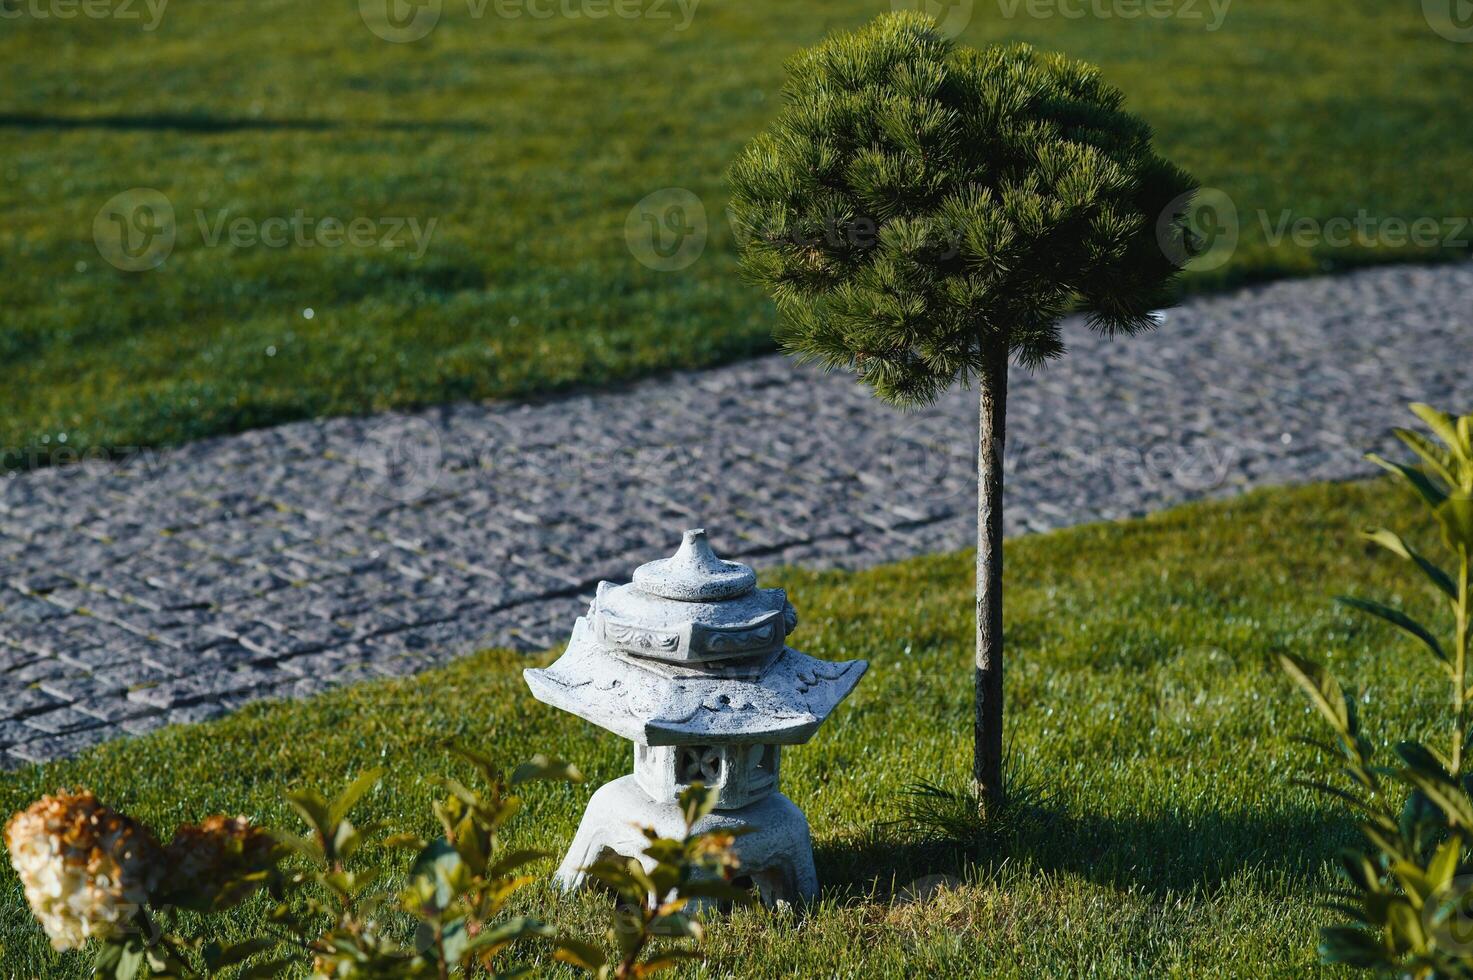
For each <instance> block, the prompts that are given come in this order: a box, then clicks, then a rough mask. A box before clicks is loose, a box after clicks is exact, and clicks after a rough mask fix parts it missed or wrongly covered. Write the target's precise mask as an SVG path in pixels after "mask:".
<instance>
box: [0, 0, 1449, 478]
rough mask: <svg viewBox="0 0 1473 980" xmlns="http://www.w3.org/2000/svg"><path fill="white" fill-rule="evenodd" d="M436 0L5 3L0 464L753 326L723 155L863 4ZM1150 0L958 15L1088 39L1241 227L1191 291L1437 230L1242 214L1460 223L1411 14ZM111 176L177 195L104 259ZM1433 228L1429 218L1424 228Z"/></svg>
mask: <svg viewBox="0 0 1473 980" xmlns="http://www.w3.org/2000/svg"><path fill="white" fill-rule="evenodd" d="M383 2H384V0H363V6H365V7H366V8H368V9H369V11H370V17H369V20H372V21H373V22H375V23H382V22H383V18H382V16H380V15H379V14H377V13H374V12H373V11H374V10H375V9H376V8H375V4H377V6H378V7H382V6H383ZM396 2H397V0H396ZM435 5H436V6H439V7H440V8H441V14H440V17H439V21H438V24H437V25H436V26H435V28H434V30H433V31H432V32H431V33H430V34H429V35H428V36H426V37H424V38H423V39H421V40H419V41H416V42H414V43H389V42H387V41H385V40H382V39H381V38H380V37H378V36H376V35H375V34H374V33H372V32H371V31H370V30H369V29H368V28H367V27H366V26H365V21H364V19H363V18H362V17H360V13H359V4H357V3H355V2H349V0H334V2H330V3H299V2H293V0H230V2H204V0H174V2H172V3H167V4H164V5H162V10H161V11H160V12H159V14H158V16H157V18H155V10H157V9H158V8H159V3H158V0H153V3H152V6H150V5H149V4H147V3H145V2H144V0H126V2H125V0H101V4H100V5H99V4H98V3H96V2H94V0H88V3H87V4H85V5H78V4H71V3H66V4H63V3H61V2H60V0H55V2H53V0H3V6H4V12H5V14H6V18H7V19H6V20H5V29H4V31H3V32H0V92H3V95H0V134H3V135H0V139H3V141H4V147H5V152H4V154H3V157H0V176H3V180H0V214H3V217H4V220H3V221H0V263H3V264H0V269H3V272H4V275H3V276H0V311H3V313H0V371H3V384H0V447H3V451H4V454H5V457H6V462H5V463H4V464H3V465H8V466H12V467H13V466H26V465H31V463H33V462H46V461H47V460H48V459H52V458H53V457H54V458H55V459H58V460H65V459H69V458H72V457H73V455H74V454H76V453H78V452H83V451H86V450H88V449H91V448H94V447H112V448H118V447H124V448H126V447H132V446H138V445H157V444H166V443H176V442H180V441H184V440H188V439H193V438H197V437H200V436H205V435H209V434H215V433H221V432H229V431H236V430H242V429H246V428H250V427H255V426H261V425H266V424H270V423H274V422H279V421H282V420H286V419H293V418H299V417H304V416H312V415H318V414H342V413H359V412H367V411H372V410H378V409H384V408H388V407H391V406H409V405H416V404H424V403H438V402H445V401H449V400H454V399H465V398H481V397H499V396H524V395H529V394H533V393H540V392H545V391H548V390H552V389H555V388H560V387H566V386H576V385H601V384H606V383H610V382H615V381H618V380H620V379H626V378H632V377H635V376H638V375H643V374H647V373H650V372H656V371H661V370H664V369H669V368H676V367H693V366H698V365H706V364H712V363H715V362H719V361H722V360H725V359H731V358H735V357H738V356H741V355H745V354H750V353H752V352H755V351H759V350H764V349H767V348H769V347H770V346H771V344H772V341H771V339H770V332H771V327H772V319H773V318H772V314H771V308H770V304H769V302H768V301H767V299H766V298H765V297H764V296H762V295H761V294H760V293H759V292H758V291H757V290H755V289H752V288H750V287H748V286H745V285H743V284H742V283H741V282H739V280H738V277H737V275H736V268H735V261H734V246H733V238H732V231H731V228H730V227H729V225H728V223H727V221H726V219H725V196H726V191H725V186H724V180H723V172H724V170H725V168H726V166H727V164H728V162H729V161H730V160H731V158H732V156H733V155H734V154H735V152H736V151H737V149H738V148H739V147H740V146H741V145H742V144H743V143H744V142H745V141H746V140H747V139H749V138H750V137H751V136H752V135H753V134H755V133H756V132H757V131H759V130H760V129H761V128H762V127H763V126H764V125H765V124H766V123H767V121H768V120H769V119H770V118H771V116H772V115H773V114H774V113H775V112H776V110H777V103H778V93H779V89H780V86H781V85H782V83H783V70H782V64H783V61H784V60H785V59H786V58H787V57H789V56H790V55H791V54H793V53H794V52H795V51H796V50H797V49H799V48H800V47H803V46H806V45H811V44H813V43H815V42H816V41H818V40H819V39H820V38H821V37H823V36H824V35H825V34H826V33H828V32H829V31H832V30H837V29H847V28H852V27H855V26H857V25H859V24H861V23H863V22H865V21H867V20H869V19H870V18H872V17H874V16H875V15H877V14H879V13H881V12H883V11H885V10H888V9H890V6H891V5H890V3H889V2H887V0H865V2H859V3H856V2H854V0H804V2H802V3H794V2H790V0H702V2H699V3H696V4H694V9H693V10H692V9H691V4H690V2H689V0H687V5H686V6H685V7H684V8H682V7H680V6H679V5H677V4H676V3H674V2H673V0H619V2H618V5H617V6H615V5H613V4H610V3H608V2H607V0H587V2H586V3H585V2H583V0H558V2H557V3H553V2H552V0H536V2H535V3H533V2H530V0H529V2H528V3H525V4H524V3H521V2H519V0H494V2H491V0H488V2H487V3H480V2H467V0H443V2H439V3H437V4H435ZM631 5H632V6H631ZM966 6H968V5H966V4H954V5H952V7H953V8H956V9H962V8H965V7H966ZM1178 6H1179V7H1180V12H1181V13H1182V16H1177V17H1170V18H1164V19H1163V18H1159V17H1154V16H1144V15H1143V16H1135V17H1132V16H1129V15H1128V14H1129V11H1131V10H1133V9H1136V8H1140V9H1146V8H1150V9H1160V7H1159V5H1156V4H1146V5H1139V4H1137V5H1134V7H1132V6H1131V5H1129V4H1121V5H1119V10H1120V11H1121V12H1123V14H1124V15H1121V16H1113V15H1112V16H1107V17H1099V16H1094V15H1089V16H1083V17H1077V16H1066V14H1073V13H1075V12H1077V11H1079V10H1081V9H1082V10H1090V9H1095V8H1102V9H1104V10H1106V12H1107V13H1109V12H1113V11H1114V10H1115V9H1116V6H1115V5H1112V4H1093V5H1090V4H1065V5H1054V4H1050V3H1044V4H1041V5H1040V4H1038V3H1034V2H1032V0H1027V2H1022V3H1020V4H1014V3H1011V2H1007V0H978V2H977V3H976V4H975V5H974V6H973V10H972V15H971V20H970V23H969V25H968V27H967V28H966V30H965V31H964V33H963V34H962V36H961V40H962V41H963V42H964V43H969V44H986V43H989V42H994V41H1004V40H1018V39H1021V40H1026V41H1030V42H1034V43H1036V44H1038V45H1040V46H1043V47H1046V48H1050V49H1058V50H1062V51H1064V52H1067V53H1068V54H1070V55H1073V56H1076V57H1079V58H1084V59H1087V60H1089V61H1092V62H1095V63H1098V64H1099V65H1100V66H1102V68H1103V69H1104V72H1105V74H1106V76H1107V77H1108V79H1109V80H1110V81H1111V82H1112V83H1114V84H1115V85H1117V86H1119V87H1120V88H1122V89H1123V90H1124V91H1125V92H1126V93H1127V94H1128V96H1129V105H1130V107H1131V108H1132V109H1133V110H1135V111H1136V112H1138V113H1140V114H1141V115H1143V116H1144V117H1145V118H1146V119H1148V120H1149V121H1150V122H1151V123H1153V124H1154V125H1155V126H1156V127H1157V129H1158V130H1159V138H1160V145H1161V148H1162V149H1163V151H1164V152H1165V153H1166V154H1167V155H1168V156H1169V157H1171V158H1172V159H1174V160H1176V161H1177V162H1179V163H1180V164H1182V165H1183V166H1185V167H1186V168H1188V169H1189V170H1191V171H1192V172H1194V173H1195V174H1196V175H1197V176H1198V177H1199V178H1200V179H1201V180H1202V181H1203V183H1204V184H1206V185H1208V186H1210V187H1213V188H1217V189H1220V190H1221V191H1223V192H1224V193H1225V194H1227V195H1228V197H1229V198H1230V199H1231V201H1232V202H1233V206H1234V208H1235V209H1236V212H1237V216H1238V224H1239V226H1240V229H1241V240H1240V245H1239V247H1238V249H1237V251H1236V253H1235V255H1234V257H1233V259H1232V261H1230V262H1229V263H1227V264H1226V265H1223V266H1220V267H1218V268H1216V269H1213V270H1210V271H1207V272H1204V273H1202V274H1200V275H1196V276H1192V277H1189V279H1188V281H1187V283H1186V287H1187V288H1189V289H1199V288H1209V287H1215V286H1221V285H1223V284H1224V283H1231V282H1238V281H1243V280H1247V279H1255V278H1261V277H1266V276H1277V275H1295V274H1303V273H1312V272H1318V271H1322V270H1326V269H1333V268H1339V267H1343V266H1347V265H1352V264H1356V263H1360V262H1366V261H1379V260H1395V259H1409V258H1418V259H1427V258H1434V257H1438V256H1445V255H1448V254H1464V253H1465V251H1466V249H1465V248H1458V247H1453V248H1451V249H1442V248H1434V249H1431V250H1430V251H1429V250H1420V249H1416V248H1407V247H1395V245H1394V244H1390V243H1387V242H1382V243H1381V244H1380V245H1379V246H1374V245H1373V246H1372V247H1369V248H1366V247H1361V246H1359V245H1355V244H1352V245H1351V246H1349V247H1344V248H1335V247H1330V246H1315V245H1313V244H1311V245H1309V246H1307V247H1306V246H1305V245H1304V244H1303V243H1299V242H1296V241H1294V240H1293V238H1292V237H1291V236H1289V235H1285V237H1284V238H1283V239H1282V240H1281V241H1279V242H1278V244H1271V243H1270V242H1269V240H1268V239H1269V238H1270V237H1272V236H1274V235H1277V234H1278V233H1279V232H1280V231H1281V230H1282V231H1287V230H1288V229H1289V228H1290V227H1291V224H1290V223H1291V222H1292V221H1293V220H1295V219H1298V218H1308V219H1313V220H1316V221H1323V220H1325V219H1330V218H1335V217H1345V218H1355V217H1356V216H1357V215H1358V213H1359V212H1360V211H1362V210H1364V211H1365V212H1366V214H1367V215H1368V216H1369V217H1370V218H1372V219H1378V220H1379V219H1387V218H1395V219H1415V218H1430V219H1433V220H1435V221H1438V222H1441V221H1442V220H1443V219H1454V218H1456V217H1457V216H1460V215H1462V216H1466V215H1468V214H1470V213H1473V177H1470V176H1469V175H1470V174H1473V145H1470V143H1469V141H1468V140H1467V139H1466V135H1467V133H1468V131H1469V128H1470V125H1473V102H1470V100H1468V99H1467V98H1466V92H1467V91H1468V88H1469V85H1470V83H1473V58H1470V57H1469V48H1468V46H1467V45H1461V44H1456V43H1453V42H1451V41H1448V40H1445V39H1444V38H1442V37H1440V36H1439V35H1438V34H1437V33H1435V32H1434V31H1433V30H1432V29H1431V28H1430V27H1429V26H1428V23H1427V22H1426V21H1425V20H1424V18H1423V15H1422V12H1421V10H1420V6H1419V5H1418V4H1416V3H1400V4H1388V3H1385V2H1384V0H1349V2H1347V0H1237V2H1233V3H1230V4H1226V5H1224V4H1217V5H1216V10H1215V9H1214V6H1213V5H1211V4H1209V3H1207V2H1206V0H1179V4H1178ZM1224 6H1225V7H1226V10H1225V13H1223V16H1222V17H1221V19H1220V20H1219V17H1218V12H1219V11H1221V10H1222V8H1223V7H1224ZM565 8H566V9H571V10H574V11H577V12H584V11H589V12H594V13H598V12H607V15H606V16H603V17H592V16H579V17H568V16H563V15H562V14H560V13H557V11H559V10H562V9H565ZM414 9H418V8H416V7H414V6H413V5H409V4H399V5H398V10H399V13H400V14H401V15H403V14H405V13H406V12H410V11H412V10H414ZM87 10H91V11H101V12H103V13H105V14H109V16H106V17H103V18H101V19H98V18H96V17H94V16H90V15H88V14H87V13H86V12H85V11H87ZM549 10H551V11H553V12H554V13H555V16H552V17H539V16H533V11H536V12H542V11H549ZM618 10H623V11H628V10H634V11H636V12H642V13H643V14H644V16H640V17H637V18H634V19H629V18H626V17H622V16H618V15H617V13H616V11H618ZM1030 10H1039V11H1041V12H1044V13H1045V14H1049V15H1048V16H1043V17H1035V16H1030V15H1029V13H1028V11H1030ZM38 11H39V12H40V13H41V14H46V15H47V16H45V17H41V16H38V15H37V12H38ZM53 11H58V12H62V13H65V12H67V11H70V12H71V13H72V14H73V16H70V17H69V18H67V19H61V18H60V17H58V16H50V14H51V13H52V12H53ZM1009 11H1012V12H1014V13H1013V14H1012V16H1009V15H1008V12H1009ZM1051 11H1052V13H1051V14H1050V12H1051ZM499 12H500V13H499ZM478 13H479V15H478ZM687 14H688V15H689V16H687ZM150 25H152V26H153V29H151V30H150V29H147V28H149V27H150ZM1212 26H1216V29H1215V30H1209V29H1208V28H1209V27H1212ZM132 188H151V189H153V190H156V191H158V192H159V193H161V194H163V195H164V196H165V197H166V198H167V200H168V202H169V207H170V208H171V209H172V213H173V216H174V220H173V222H172V227H173V229H174V232H175V237H176V243H175V245H174V247H173V251H172V253H171V254H169V255H168V257H167V258H166V259H165V261H164V262H163V264H162V265H161V266H159V267H158V268H156V269H153V270H152V271H144V272H124V271H120V270H119V269H117V268H114V267H113V266H112V265H110V264H108V262H106V261H104V259H103V257H102V256H101V254H100V253H99V249H98V247H97V245H96V243H95V241H94V219H95V218H97V216H98V214H99V211H100V210H101V209H102V208H103V206H104V204H105V203H106V202H108V201H109V200H110V199H111V198H113V197H114V196H115V195H117V194H119V193H120V192H123V191H126V190H129V189H132ZM666 188H683V189H686V190H688V191H689V192H691V193H692V194H694V195H695V196H696V197H697V198H698V199H699V201H700V205H699V208H690V209H687V213H685V214H683V215H680V216H675V217H674V218H672V220H676V223H677V224H680V225H681V226H683V227H685V226H688V227H696V226H697V225H698V224H699V213H698V212H701V211H703V212H704V214H705V218H706V225H707V227H708V229H709V234H708V239H707V241H706V242H705V245H704V250H703V251H701V252H700V254H699V258H698V259H696V260H695V261H694V262H693V264H691V265H689V266H688V267H685V268H682V269H679V270H675V271H660V270H657V269H651V268H648V267H646V266H645V265H643V264H641V263H640V262H639V261H638V260H637V259H636V258H635V257H634V255H633V254H632V252H631V250H630V247H629V245H628V243H627V241H626V233H625V229H626V219H627V218H628V217H629V215H630V213H631V211H632V210H633V209H634V208H635V206H636V204H638V202H640V201H641V200H642V199H644V198H645V197H646V196H647V195H649V194H651V193H654V192H657V191H660V190H662V189H666ZM1221 212H1222V209H1221V208H1220V207H1219V208H1218V210H1217V212H1215V213H1214V215H1212V216H1209V218H1210V220H1209V221H1208V222H1207V223H1221V222H1223V221H1226V220H1227V215H1225V214H1223V213H1221ZM651 213H653V214H655V216H656V218H657V220H660V219H665V218H666V217H667V214H666V213H665V212H664V211H663V210H659V209H656V210H655V211H653V212H651ZM273 219H274V220H275V221H276V222H277V224H274V225H273V224H271V222H272V221H273ZM327 219H332V220H333V221H337V222H341V223H342V225H343V226H346V225H348V224H349V223H350V222H352V221H353V220H354V219H365V220H367V221H368V222H370V223H371V224H370V225H368V226H367V229H368V230H366V231H362V232H360V233H359V234H360V236H361V237H360V238H359V241H360V243H363V242H366V244H360V245H356V246H355V245H342V244H337V245H335V244H333V242H335V241H340V240H341V239H342V238H343V236H344V230H343V228H342V227H340V226H338V227H336V230H334V227H335V226H332V225H331V224H327V225H324V224H323V222H324V221H325V220H327ZM410 219H413V220H414V221H416V222H417V223H418V229H419V235H418V237H416V235H415V233H414V230H413V228H412V227H411V226H408V225H407V224H404V225H401V224H400V222H406V223H407V222H408V221H409V220H410ZM112 220H113V219H112V218H111V217H108V216H106V215H104V217H103V219H102V227H103V229H104V230H103V234H104V236H109V235H111V236H116V235H117V230H116V227H115V226H114V225H113V224H112ZM644 220H645V219H644V218H643V216H642V215H636V216H635V218H634V228H635V230H636V232H637V234H636V236H635V237H636V239H638V238H639V237H640V235H645V236H647V235H648V228H647V226H646V225H645V224H644ZM237 221H243V222H244V229H245V231H244V233H243V236H237V238H236V241H238V242H239V243H240V244H239V245H232V244H231V241H232V236H231V232H230V231H229V226H230V224H231V223H233V222H237ZM283 221H287V222H291V221H297V222H299V223H300V224H301V226H302V227H303V229H304V232H303V240H304V241H307V242H308V243H309V244H305V245H304V244H298V243H297V232H296V231H295V230H289V229H286V228H284V227H283V226H282V225H281V224H280V222H283ZM151 224H154V225H157V226H159V227H162V226H163V224H164V219H163V218H162V217H161V216H160V215H158V214H156V215H155V216H154V219H153V221H152V222H151ZM1455 225H1456V222H1451V223H1449V224H1447V225H1442V224H1440V225H1439V228H1442V229H1444V230H1445V231H1446V232H1448V233H1449V234H1453V237H1455V238H1456V237H1458V236H1457V235H1456V234H1454V233H1455V232H1456V227H1455ZM222 229H223V230H222ZM135 231H136V229H135ZM217 233H218V234H219V237H218V238H216V237H215V236H216V235H217ZM257 235H262V236H264V237H266V238H270V239H271V240H272V241H274V242H276V243H277V244H276V245H268V244H262V243H259V242H255V239H256V236H257ZM1461 237H1462V238H1463V239H1466V238H1467V237H1468V235H1467V234H1463V235H1462V236H1461ZM212 239H214V240H215V244H211V240H212ZM138 241H139V242H140V243H141V242H142V239H141V238H140V239H139V240H138ZM1393 241H1394V240H1393ZM253 242H254V243H253ZM385 242H387V243H388V244H391V245H394V246H396V247H392V248H386V247H383V245H384V243H385ZM666 244H667V245H670V246H672V247H673V246H674V244H675V239H674V237H673V233H667V239H666ZM307 310H311V311H312V315H311V318H310V319H308V318H307V316H306V313H305V311H307Z"/></svg>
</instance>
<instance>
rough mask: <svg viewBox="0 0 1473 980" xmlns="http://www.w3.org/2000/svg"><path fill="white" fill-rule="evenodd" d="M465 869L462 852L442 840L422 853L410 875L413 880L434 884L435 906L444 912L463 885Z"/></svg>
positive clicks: (415, 860)
mask: <svg viewBox="0 0 1473 980" xmlns="http://www.w3.org/2000/svg"><path fill="white" fill-rule="evenodd" d="M463 867H464V862H463V861H462V860H461V857H460V852H459V851H458V850H456V849H455V848H454V847H453V846H451V844H450V843H449V842H448V841H446V840H444V839H443V838H441V839H439V840H434V841H431V842H430V845H429V846H428V847H426V848H425V849H424V850H423V851H420V853H419V856H418V857H416V858H415V859H414V866H413V867H412V868H411V869H410V871H409V874H410V877H411V878H420V879H423V880H424V881H429V882H433V883H434V886H435V906H436V907H437V908H439V909H442V910H443V909H448V908H449V907H450V903H451V902H452V901H454V900H455V896H456V895H457V894H458V892H459V889H460V886H461V885H462V884H463V875H462V874H461V871H462V869H463Z"/></svg>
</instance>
